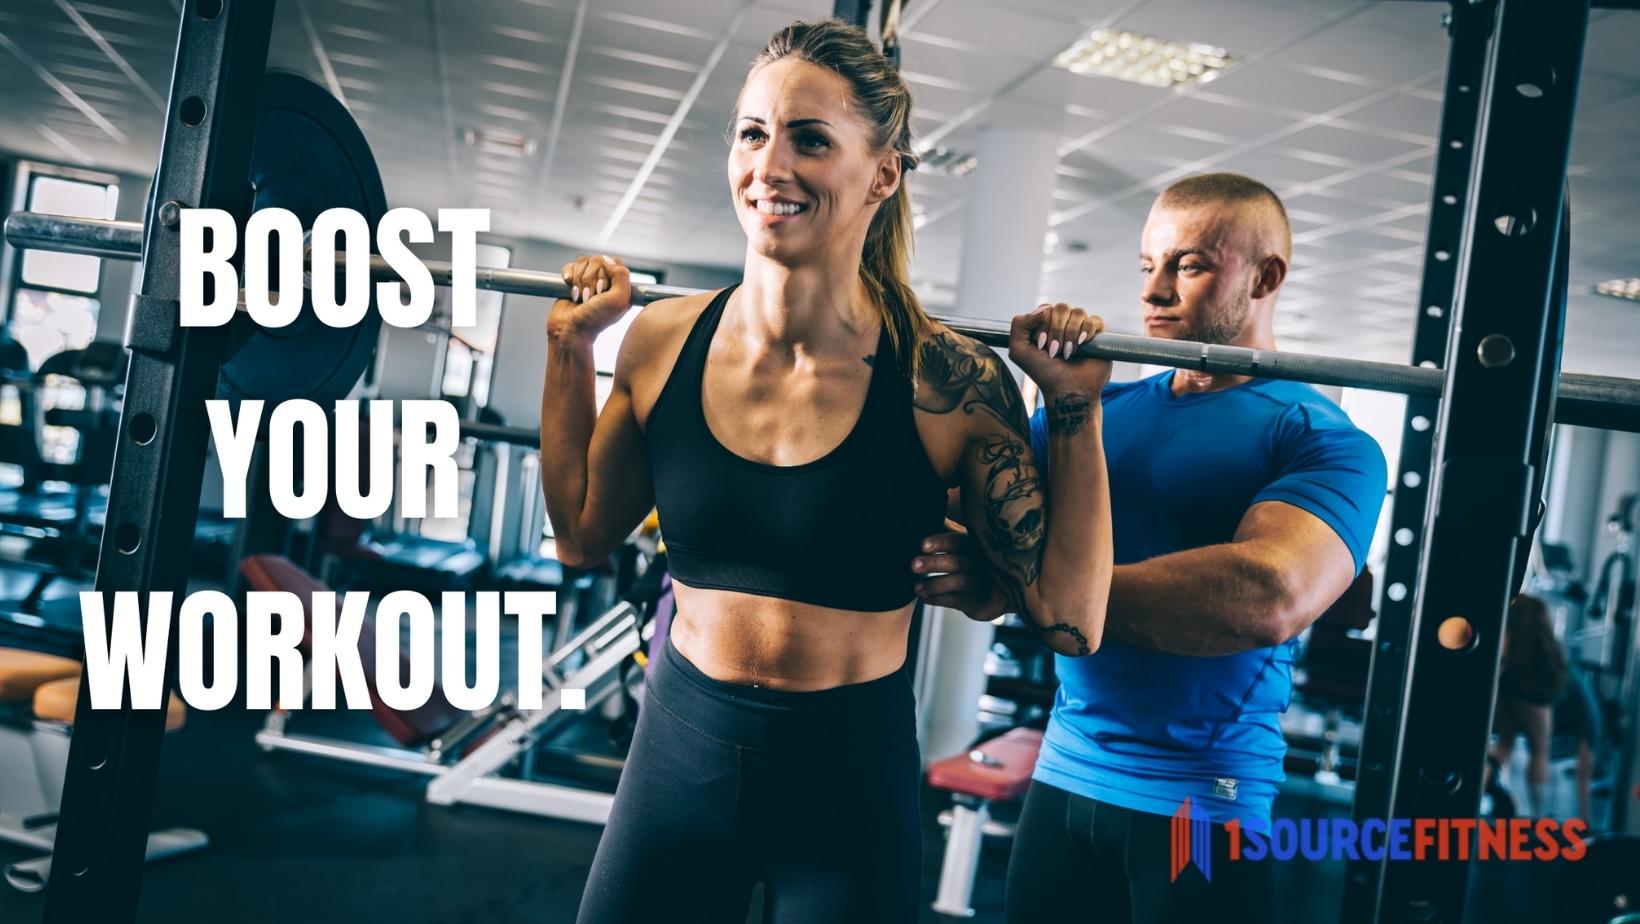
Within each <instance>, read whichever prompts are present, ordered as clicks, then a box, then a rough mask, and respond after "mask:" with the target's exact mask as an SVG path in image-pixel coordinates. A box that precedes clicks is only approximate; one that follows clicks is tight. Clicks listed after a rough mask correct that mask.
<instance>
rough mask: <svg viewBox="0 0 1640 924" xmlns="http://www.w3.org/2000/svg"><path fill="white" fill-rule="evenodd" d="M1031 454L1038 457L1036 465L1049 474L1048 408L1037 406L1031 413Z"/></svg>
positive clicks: (1039, 469)
mask: <svg viewBox="0 0 1640 924" xmlns="http://www.w3.org/2000/svg"><path fill="white" fill-rule="evenodd" d="M1031 454H1032V455H1033V456H1035V457H1036V467H1037V470H1038V471H1040V472H1041V473H1042V474H1043V476H1044V477H1046V476H1047V474H1048V410H1047V408H1040V407H1039V408H1037V409H1036V413H1035V414H1032V415H1031Z"/></svg>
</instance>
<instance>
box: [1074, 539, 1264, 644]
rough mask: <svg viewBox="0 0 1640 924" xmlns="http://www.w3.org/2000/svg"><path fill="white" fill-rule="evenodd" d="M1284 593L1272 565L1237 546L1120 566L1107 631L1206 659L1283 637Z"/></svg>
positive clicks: (1129, 640)
mask: <svg viewBox="0 0 1640 924" xmlns="http://www.w3.org/2000/svg"><path fill="white" fill-rule="evenodd" d="M1289 596H1290V595H1289V594H1287V592H1286V590H1285V589H1284V587H1283V586H1282V582H1281V580H1280V577H1279V573H1278V572H1277V570H1276V569H1275V568H1273V567H1271V566H1269V565H1268V564H1267V563H1265V562H1262V561H1260V560H1259V559H1258V558H1257V556H1256V555H1252V554H1249V552H1248V550H1246V549H1241V548H1238V547H1237V544H1235V543H1227V544H1224V545H1214V546H1207V547H1206V548H1200V549H1189V550H1187V551H1183V552H1175V553H1173V554H1171V555H1162V556H1159V557H1157V558H1152V559H1150V560H1148V561H1143V562H1139V563H1137V564H1132V565H1118V566H1117V567H1116V570H1115V573H1114V574H1113V575H1112V578H1111V587H1110V609H1109V611H1108V612H1107V615H1106V622H1105V631H1106V632H1107V633H1109V635H1110V637H1112V638H1115V639H1117V640H1119V641H1122V642H1125V643H1127V644H1129V645H1136V646H1138V647H1141V648H1150V649H1153V650H1155V651H1165V652H1168V653H1170V654H1180V655H1194V656H1198V657H1212V656H1218V655H1227V654H1235V653H1237V652H1241V651H1249V650H1251V649H1254V648H1264V647H1267V646H1270V645H1274V644H1278V643H1279V642H1282V641H1285V640H1286V638H1287V636H1288V627H1289V626H1290V625H1292V620H1291V618H1290V617H1291V613H1289V612H1288V610H1289V608H1290V601H1289Z"/></svg>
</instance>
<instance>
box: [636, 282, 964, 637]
mask: <svg viewBox="0 0 1640 924" xmlns="http://www.w3.org/2000/svg"><path fill="white" fill-rule="evenodd" d="M734 290H735V286H730V287H729V288H727V289H724V290H723V291H722V292H719V293H718V295H717V297H716V298H714V299H712V303H711V304H710V305H708V306H707V308H706V310H705V311H703V312H701V315H700V318H699V319H698V320H696V321H695V325H694V328H693V329H692V330H690V332H689V337H688V339H687V340H685V341H684V344H683V350H682V352H680V353H679V354H678V360H677V364H676V365H675V366H674V367H673V368H672V374H671V376H670V377H668V379H667V381H666V385H665V386H664V387H663V388H662V389H661V394H660V397H659V398H658V399H657V400H656V402H655V407H654V409H653V411H652V412H651V413H650V417H649V422H648V429H647V434H646V435H647V438H648V443H649V458H650V465H651V471H652V472H653V477H654V482H655V503H656V506H657V507H658V508H659V510H660V521H661V529H662V532H663V533H664V535H665V539H666V551H667V565H668V567H669V568H670V569H671V572H672V576H673V578H674V579H676V580H677V581H679V582H681V583H683V584H685V585H687V586H690V587H703V588H711V589H715V590H733V591H740V592H743V593H749V594H758V595H761V596H766V597H779V598H782V599H786V600H796V601H799V602H801V603H811V604H814V605H817V606H826V607H832V608H834V609H845V610H859V611H863V612H878V611H883V610H893V609H898V608H900V607H902V606H904V605H905V604H907V603H909V602H910V601H911V599H912V597H913V596H914V594H913V590H912V584H913V577H914V576H913V575H912V573H911V559H912V558H913V557H914V556H915V555H916V554H917V552H918V550H919V548H920V547H921V543H922V540H923V538H924V537H925V536H927V535H928V534H930V533H932V532H935V531H937V530H938V529H939V528H940V526H941V525H942V523H943V522H944V512H945V485H944V484H943V483H942V482H941V480H940V477H939V475H938V473H936V472H935V471H934V468H933V465H932V464H930V462H929V461H928V455H927V453H926V452H925V451H924V450H923V445H922V440H921V438H920V437H918V435H917V428H916V422H915V420H914V419H913V416H912V415H913V410H912V403H911V400H912V386H911V381H910V379H909V378H908V377H907V376H906V374H905V373H904V372H903V371H902V370H901V369H900V368H899V366H898V363H897V362H895V358H894V351H893V349H892V347H891V343H890V341H889V339H888V332H887V330H886V329H885V330H884V331H883V334H882V336H881V337H880V338H879V340H878V344H877V359H876V361H875V362H874V363H873V368H872V373H871V385H870V387H869V389H868V391H867V393H866V402H865V406H864V407H863V408H862V409H861V411H860V418H859V420H858V421H857V422H856V423H855V425H854V429H853V430H851V431H850V432H849V434H848V436H847V437H845V438H844V439H843V442H842V443H840V444H838V446H837V447H836V448H835V449H833V450H832V451H830V452H828V453H826V454H825V455H824V456H822V457H820V458H818V459H816V460H814V461H812V462H807V463H804V464H802V465H791V466H778V465H766V464H764V463H761V462H754V461H752V460H750V459H746V458H743V457H741V456H738V455H735V454H734V453H733V452H730V451H729V449H728V448H726V447H725V446H724V445H723V444H722V443H719V442H718V440H717V438H716V437H715V436H713V435H712V431H711V430H710V428H708V427H707V425H706V416H705V412H704V411H703V409H702V407H701V380H702V376H703V373H704V372H705V369H706V354H707V350H708V348H709V347H710V346H711V343H712V335H713V334H714V333H715V332H716V331H717V328H718V323H719V322H720V321H721V320H722V318H723V310H724V306H725V305H727V304H728V302H729V296H730V294H731V293H733V292H734Z"/></svg>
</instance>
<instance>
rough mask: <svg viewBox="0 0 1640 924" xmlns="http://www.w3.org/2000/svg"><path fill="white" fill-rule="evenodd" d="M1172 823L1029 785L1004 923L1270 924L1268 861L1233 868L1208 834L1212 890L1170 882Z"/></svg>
mask: <svg viewBox="0 0 1640 924" xmlns="http://www.w3.org/2000/svg"><path fill="white" fill-rule="evenodd" d="M1172 823H1173V819H1172V818H1171V817H1168V816H1166V815H1152V814H1150V813H1149V812H1137V811H1134V810H1133V809H1127V808H1122V807H1120V806H1116V805H1111V804H1110V803H1108V802H1098V801H1095V800H1093V799H1087V798H1084V797H1082V796H1077V795H1072V794H1071V793H1068V792H1066V791H1064V790H1063V789H1057V788H1055V787H1053V786H1049V785H1047V784H1045V783H1042V782H1033V783H1031V789H1030V792H1029V793H1028V794H1027V795H1026V796H1025V809H1024V812H1023V814H1022V815H1021V816H1020V819H1019V830H1018V833H1017V834H1016V836H1015V839H1014V850H1013V855H1012V856H1011V857H1010V858H1009V861H1008V921H1009V924H1044V922H1047V921H1053V922H1055V924H1061V922H1062V924H1107V922H1108V924H1128V922H1132V924H1176V922H1181V921H1214V922H1247V924H1267V922H1270V921H1273V920H1275V883H1274V879H1273V877H1272V872H1273V871H1272V869H1271V867H1270V864H1269V863H1268V862H1252V861H1248V860H1241V861H1238V862H1234V863H1232V862H1230V857H1229V851H1230V848H1229V836H1228V835H1227V834H1225V831H1224V826H1223V825H1213V826H1212V831H1213V859H1212V863H1211V867H1212V869H1211V872H1212V876H1213V878H1212V881H1211V882H1209V881H1208V880H1206V879H1204V878H1202V875H1201V873H1200V871H1199V870H1198V869H1197V868H1196V867H1194V866H1189V867H1186V868H1185V869H1184V870H1183V871H1182V872H1181V873H1180V874H1179V878H1178V880H1177V881H1170V874H1171V869H1170V860H1171V856H1172V855H1171V853H1170V837H1171V832H1172Z"/></svg>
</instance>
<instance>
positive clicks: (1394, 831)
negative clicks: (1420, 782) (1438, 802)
mask: <svg viewBox="0 0 1640 924" xmlns="http://www.w3.org/2000/svg"><path fill="white" fill-rule="evenodd" d="M1221 827H1223V828H1224V831H1225V834H1226V835H1227V836H1228V838H1229V844H1228V847H1229V849H1228V851H1227V856H1228V859H1229V860H1230V861H1231V862H1239V861H1244V860H1253V861H1258V860H1280V861H1287V860H1296V859H1302V860H1312V861H1318V860H1369V861H1378V860H1383V859H1386V858H1387V859H1389V860H1394V861H1408V860H1410V861H1414V862H1419V861H1423V860H1469V859H1476V860H1510V861H1531V860H1536V861H1553V860H1569V861H1576V860H1581V859H1583V856H1584V854H1585V853H1586V851H1587V849H1588V841H1587V839H1586V838H1585V837H1584V835H1585V834H1587V833H1588V830H1589V826H1588V824H1587V823H1585V822H1584V821H1583V819H1581V818H1568V819H1566V820H1565V821H1560V820H1558V819H1554V818H1501V819H1492V820H1482V819H1477V818H1389V819H1384V818H1369V819H1367V820H1366V821H1362V822H1357V821H1355V819H1353V818H1277V819H1275V820H1274V821H1273V822H1271V824H1270V830H1269V831H1267V832H1263V831H1251V830H1248V829H1246V828H1244V827H1243V826H1242V823H1241V822H1240V821H1239V820H1231V821H1228V822H1225V823H1224V824H1223V825H1222V826H1221ZM1212 836H1213V822H1212V821H1211V820H1210V819H1209V817H1208V815H1207V812H1206V810H1205V809H1203V808H1202V807H1201V806H1199V805H1193V804H1192V803H1191V801H1190V800H1189V799H1186V800H1184V802H1183V803H1181V804H1180V805H1179V809H1178V811H1176V812H1174V813H1173V821H1172V830H1171V832H1170V838H1169V841H1170V843H1169V848H1170V853H1171V859H1170V861H1169V864H1168V874H1169V880H1170V881H1173V882H1177V881H1178V879H1179V876H1180V875H1182V874H1183V873H1184V871H1185V870H1186V869H1187V868H1189V867H1191V866H1194V867H1196V870H1197V872H1199V873H1201V876H1202V878H1203V879H1205V880H1207V881H1209V882H1211V881H1213V846H1212V843H1213V842H1212Z"/></svg>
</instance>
